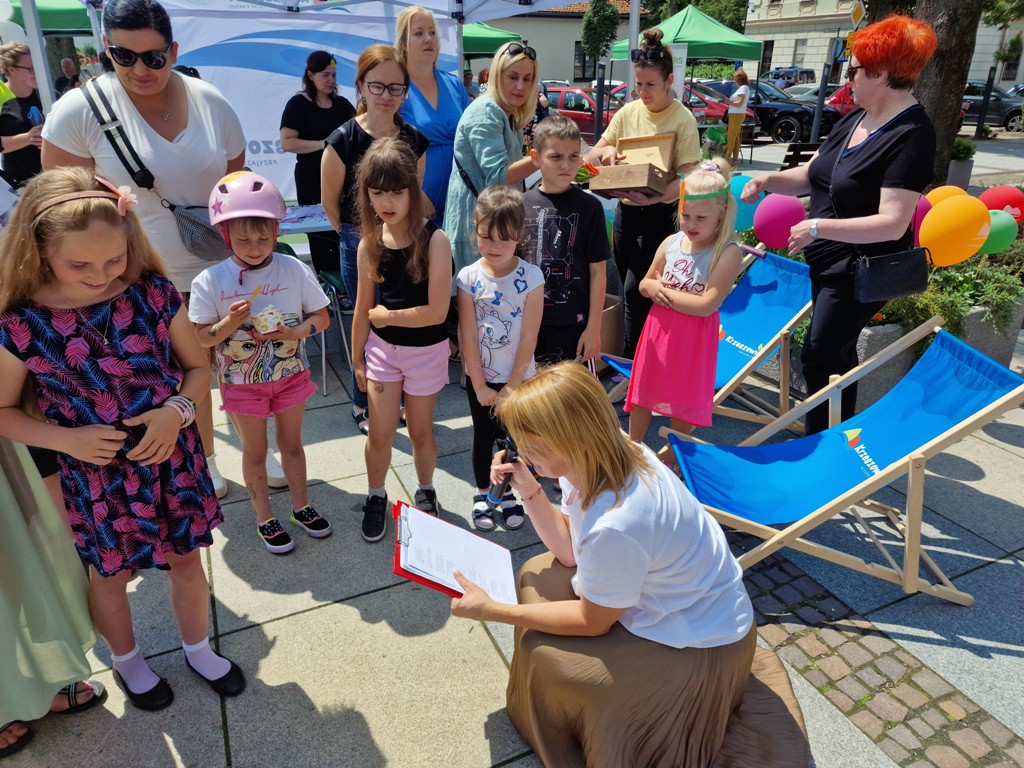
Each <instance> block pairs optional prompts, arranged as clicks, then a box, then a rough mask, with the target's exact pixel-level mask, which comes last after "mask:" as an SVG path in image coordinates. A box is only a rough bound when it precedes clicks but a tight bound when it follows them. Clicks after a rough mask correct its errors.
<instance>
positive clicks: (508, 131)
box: [444, 43, 537, 274]
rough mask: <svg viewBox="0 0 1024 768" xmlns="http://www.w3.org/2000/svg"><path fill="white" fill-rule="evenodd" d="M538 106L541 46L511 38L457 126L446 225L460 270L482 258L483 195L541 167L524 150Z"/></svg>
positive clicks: (514, 182) (445, 218) (518, 179)
mask: <svg viewBox="0 0 1024 768" xmlns="http://www.w3.org/2000/svg"><path fill="white" fill-rule="evenodd" d="M536 107H537V52H536V51H534V50H533V48H531V47H529V46H524V45H522V44H520V43H507V44H506V45H503V46H502V47H501V48H499V49H498V52H497V53H496V54H494V59H493V61H492V62H491V66H490V85H489V87H488V88H487V91H486V92H484V91H483V89H482V88H481V92H480V97H479V98H478V99H475V100H474V101H473V103H472V104H470V105H469V107H467V108H466V111H465V112H463V113H462V119H461V120H459V126H458V128H457V129H456V130H455V150H454V153H455V157H454V163H455V167H454V168H452V172H451V177H450V178H449V181H448V203H447V206H446V208H445V212H444V231H445V232H446V233H447V234H448V238H449V239H450V240H451V243H452V255H453V256H454V257H455V272H456V274H457V273H458V271H459V270H460V269H462V268H463V267H465V266H468V265H470V264H472V263H473V262H475V261H477V260H478V259H479V258H480V254H479V253H478V252H477V248H476V245H475V243H474V240H475V237H474V235H475V231H474V225H473V210H474V208H475V207H476V198H477V195H478V194H479V193H480V192H482V191H483V190H484V189H485V188H486V187H489V186H491V185H492V184H518V183H519V182H521V181H523V180H524V179H526V177H527V176H529V175H530V174H531V173H533V171H534V170H535V167H534V165H533V160H531V159H530V157H529V155H527V156H526V157H524V156H523V128H525V127H526V124H527V123H529V122H530V120H532V119H533V114H534V111H535V110H536Z"/></svg>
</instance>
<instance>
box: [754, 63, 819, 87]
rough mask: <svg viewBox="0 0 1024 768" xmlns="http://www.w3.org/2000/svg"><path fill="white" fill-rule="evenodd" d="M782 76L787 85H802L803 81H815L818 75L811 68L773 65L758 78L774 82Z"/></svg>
mask: <svg viewBox="0 0 1024 768" xmlns="http://www.w3.org/2000/svg"><path fill="white" fill-rule="evenodd" d="M780 77H782V78H783V79H784V80H785V81H786V83H787V85H802V84H803V83H816V82H818V76H817V75H816V74H815V73H814V70H813V69H806V68H804V67H775V68H774V69H769V70H768V71H767V72H765V73H764V74H762V75H761V77H760V79H761V80H763V81H765V82H768V83H772V84H773V85H774V84H775V81H776V80H778V79H779V78H780Z"/></svg>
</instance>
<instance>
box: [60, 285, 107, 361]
mask: <svg viewBox="0 0 1024 768" xmlns="http://www.w3.org/2000/svg"><path fill="white" fill-rule="evenodd" d="M55 287H56V286H55ZM57 292H58V293H59V294H60V295H61V297H62V298H63V299H64V301H65V302H66V303H67V304H68V305H69V306H68V307H67V309H70V310H71V311H72V312H74V313H75V316H76V317H77V318H78V321H79V322H80V323H81V324H82V325H83V326H84V327H86V328H88V329H90V330H91V331H92V332H93V333H95V334H97V335H99V337H100V338H101V339H103V346H108V345H109V344H110V342H109V341H108V340H107V334H108V333H109V332H110V318H111V316H112V315H113V314H114V308H113V304H114V299H115V298H117V295H116V294H115V295H114V296H111V297H110V298H109V299H107V322H106V323H104V325H103V332H102V333H100V329H99V326H97V325H93V324H92V323H90V322H89V321H88V320H87V319H86V316H85V315H84V314H83V313H82V309H81V308H80V307H75V306H70V305H71V304H72V302H71V301H69V300H68V297H67V296H65V295H64V291H62V290H61V289H60V288H57ZM92 306H95V305H92Z"/></svg>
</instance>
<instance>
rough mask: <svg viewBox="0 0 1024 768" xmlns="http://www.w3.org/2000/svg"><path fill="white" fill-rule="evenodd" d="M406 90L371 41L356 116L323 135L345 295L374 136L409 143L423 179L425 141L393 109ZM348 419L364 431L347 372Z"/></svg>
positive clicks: (361, 67) (359, 79)
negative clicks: (361, 181)
mask: <svg viewBox="0 0 1024 768" xmlns="http://www.w3.org/2000/svg"><path fill="white" fill-rule="evenodd" d="M408 90H409V70H407V69H406V68H405V65H404V64H403V63H402V59H401V56H400V55H399V53H398V51H397V50H395V49H394V48H392V47H391V46H390V45H383V44H380V43H378V44H376V45H371V46H370V47H369V48H367V49H366V50H365V51H363V52H362V53H361V54H359V59H358V60H357V61H356V93H357V94H358V95H359V104H358V105H357V107H356V116H355V117H353V118H352V119H351V120H349V121H348V122H346V123H345V124H344V125H342V126H341V127H340V128H338V129H337V130H336V131H334V133H332V134H331V135H330V136H328V137H327V146H326V148H325V149H324V153H323V157H322V158H321V160H320V197H321V203H322V204H323V207H324V213H326V214H327V220H328V221H330V222H331V226H332V227H334V229H335V230H337V232H338V234H339V235H340V236H341V246H340V250H341V279H342V281H343V282H344V283H345V293H347V294H348V296H349V297H350V298H352V299H353V300H354V299H355V296H356V289H357V286H358V283H359V270H358V267H357V264H356V253H357V251H358V249H359V238H360V233H359V205H358V191H357V189H356V166H357V165H359V161H360V160H362V159H363V155H365V154H366V150H368V149H369V148H370V145H371V144H373V142H374V141H375V140H376V139H380V138H384V137H392V138H394V137H397V138H399V139H401V140H402V141H404V142H405V143H406V144H408V145H409V146H410V147H412V150H413V152H415V153H416V157H417V158H419V160H418V174H417V175H418V176H419V181H420V184H422V183H423V173H424V168H425V167H426V160H425V158H424V153H425V152H426V151H427V145H428V144H429V141H428V140H427V138H426V137H425V136H424V135H423V134H422V133H420V132H419V131H418V130H417V129H416V128H414V127H413V126H411V125H409V124H408V123H406V122H405V121H404V120H402V118H401V117H400V116H399V114H398V111H399V109H400V108H401V106H402V102H403V101H404V100H405V94H406V93H407V92H408ZM351 391H352V420H353V421H355V423H356V426H358V427H359V431H360V432H362V433H363V434H364V435H366V434H369V431H370V424H369V415H368V413H367V406H368V404H369V401H368V399H367V396H366V393H365V392H361V391H360V390H359V387H358V385H357V384H356V375H355V371H354V370H353V371H352V390H351Z"/></svg>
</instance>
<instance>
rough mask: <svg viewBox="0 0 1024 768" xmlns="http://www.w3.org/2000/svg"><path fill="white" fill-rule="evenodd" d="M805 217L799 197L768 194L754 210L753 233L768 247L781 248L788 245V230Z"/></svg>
mask: <svg viewBox="0 0 1024 768" xmlns="http://www.w3.org/2000/svg"><path fill="white" fill-rule="evenodd" d="M806 218H807V213H806V212H805V211H804V204H803V203H802V202H801V201H800V198H797V197H790V196H789V195H779V194H772V195H768V196H767V197H766V198H765V199H764V200H762V201H761V203H760V204H759V205H758V206H757V210H755V211H754V234H755V235H757V239H758V240H760V241H761V242H762V243H764V244H765V245H767V246H768V247H769V248H774V249H776V250H781V249H783V248H785V247H786V246H787V245H789V230H791V229H792V228H793V227H795V226H796V225H797V224H799V223H800V222H801V221H803V220H804V219H806Z"/></svg>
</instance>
